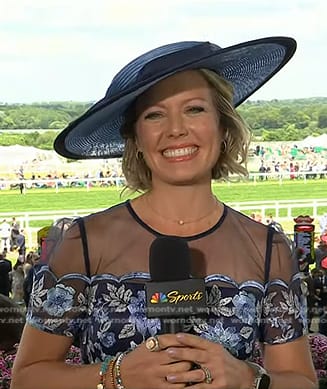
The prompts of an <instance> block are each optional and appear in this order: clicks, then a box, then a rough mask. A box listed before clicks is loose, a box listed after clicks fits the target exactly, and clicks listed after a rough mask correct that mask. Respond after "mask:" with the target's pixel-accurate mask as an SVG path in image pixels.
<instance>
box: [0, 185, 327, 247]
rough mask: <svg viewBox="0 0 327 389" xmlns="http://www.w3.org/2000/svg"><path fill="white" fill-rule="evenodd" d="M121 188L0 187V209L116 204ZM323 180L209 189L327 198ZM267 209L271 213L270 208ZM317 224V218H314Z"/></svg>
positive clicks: (230, 195)
mask: <svg viewBox="0 0 327 389" xmlns="http://www.w3.org/2000/svg"><path fill="white" fill-rule="evenodd" d="M121 190H122V189H117V188H111V187H110V188H98V187H93V188H90V190H89V191H87V190H86V188H69V189H68V188H67V189H60V190H59V192H58V193H56V191H55V189H51V188H48V189H31V190H27V192H26V194H25V195H21V194H20V193H19V191H18V190H10V191H0V213H3V212H8V213H11V215H12V216H15V213H18V212H32V211H58V210H60V211H62V210H81V209H84V210H85V209H102V208H107V207H109V206H111V205H114V204H117V203H118V202H120V201H123V200H125V199H126V198H128V197H129V196H128V195H127V194H125V195H124V196H121ZM326 190H327V180H320V179H319V180H307V181H306V182H304V181H302V180H301V181H283V183H282V184H280V183H279V182H278V181H264V182H258V183H256V184H254V183H253V182H249V183H214V184H213V191H214V193H215V194H216V196H217V197H218V198H219V199H220V200H221V201H224V202H225V203H226V204H230V203H235V202H244V201H263V200H310V199H312V200H313V199H327V194H326ZM294 212H295V213H296V214H295V215H294V216H297V215H300V214H304V215H306V214H309V215H310V214H311V212H312V211H311V209H309V208H307V209H306V208H302V209H296V210H294ZM319 212H320V213H321V214H322V213H324V212H327V207H325V208H324V207H321V208H320V209H319ZM271 213H272V214H273V215H274V216H275V214H274V210H273V209H272V210H271ZM280 216H281V217H282V216H286V210H285V212H284V214H283V211H282V210H281V211H280ZM51 223H52V220H49V221H46V220H43V221H34V222H31V223H30V226H31V227H35V228H41V227H43V226H45V225H49V224H51ZM315 224H316V225H317V227H318V220H315ZM282 225H283V228H284V229H285V231H292V229H293V225H294V222H293V220H292V219H290V220H287V221H285V220H284V221H283V222H282ZM32 241H33V245H32V246H31V248H33V249H35V247H36V243H35V242H36V231H35V229H33V237H32Z"/></svg>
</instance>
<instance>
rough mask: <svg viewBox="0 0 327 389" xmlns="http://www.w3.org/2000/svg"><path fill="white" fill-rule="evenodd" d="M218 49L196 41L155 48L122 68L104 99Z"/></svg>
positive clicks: (213, 45)
mask: <svg viewBox="0 0 327 389" xmlns="http://www.w3.org/2000/svg"><path fill="white" fill-rule="evenodd" d="M220 49H221V48H220V47H219V46H218V45H215V44H212V43H210V42H198V41H183V42H176V43H171V44H168V45H164V46H160V47H157V48H155V49H153V50H150V51H148V52H146V53H145V54H142V55H140V56H139V57H137V58H135V59H134V60H133V61H131V62H129V63H128V64H127V65H126V66H124V67H123V68H122V69H121V70H120V71H119V72H118V73H117V74H116V76H115V77H114V78H113V80H112V82H111V84H110V86H109V88H108V90H107V93H106V96H105V98H106V99H109V100H111V99H112V98H115V97H119V96H120V95H121V94H122V93H126V91H127V90H128V89H129V87H133V84H134V83H135V82H137V83H138V84H139V83H142V82H148V81H151V78H152V77H155V78H158V76H159V77H160V74H164V73H165V72H166V71H167V67H172V66H173V65H174V64H178V66H177V65H176V66H177V67H178V68H179V67H180V66H181V63H183V62H184V63H190V61H192V60H194V61H195V60H196V59H197V58H199V55H200V56H201V57H204V56H206V55H210V54H212V53H213V52H215V51H218V50H220ZM163 57H165V59H163ZM172 71H173V69H172Z"/></svg>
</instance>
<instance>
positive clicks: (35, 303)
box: [27, 224, 90, 337]
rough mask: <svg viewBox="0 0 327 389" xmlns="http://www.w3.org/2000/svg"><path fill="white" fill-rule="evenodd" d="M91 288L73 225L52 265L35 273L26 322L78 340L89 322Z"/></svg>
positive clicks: (54, 254)
mask: <svg viewBox="0 0 327 389" xmlns="http://www.w3.org/2000/svg"><path fill="white" fill-rule="evenodd" d="M89 284H90V279H89V278H88V277H86V275H85V268H84V261H83V248H82V244H81V240H80V233H79V228H78V226H77V225H75V224H74V225H73V226H72V227H71V228H70V229H69V230H67V232H66V233H65V236H64V237H63V239H62V240H61V241H60V242H59V244H58V245H56V246H55V249H54V250H53V251H52V253H51V258H50V260H49V265H47V264H44V265H42V266H39V267H37V268H36V269H35V271H34V277H33V288H32V294H31V299H30V304H29V308H28V313H27V322H28V323H29V324H30V325H32V326H34V327H36V328H38V329H40V330H42V331H46V332H50V333H54V334H57V335H65V336H70V337H76V336H77V334H78V333H79V332H80V331H81V330H82V328H83V326H84V324H85V320H86V313H87V294H88V286H89Z"/></svg>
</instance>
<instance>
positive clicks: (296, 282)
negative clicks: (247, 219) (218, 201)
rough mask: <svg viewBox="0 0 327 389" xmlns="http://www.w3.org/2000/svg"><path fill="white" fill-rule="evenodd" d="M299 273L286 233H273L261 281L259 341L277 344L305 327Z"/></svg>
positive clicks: (301, 331)
mask: <svg viewBox="0 0 327 389" xmlns="http://www.w3.org/2000/svg"><path fill="white" fill-rule="evenodd" d="M301 282H302V281H301V275H300V273H299V272H298V271H297V264H296V262H295V259H294V257H293V255H292V252H291V249H290V246H289V244H288V242H287V239H286V237H285V236H284V235H283V234H282V233H279V232H276V233H275V234H274V238H273V245H272V253H271V265H270V276H269V280H268V282H267V283H266V285H265V293H264V298H263V306H262V316H261V323H260V341H262V342H264V343H268V344H281V343H286V342H289V341H292V340H295V339H297V338H299V337H301V336H303V335H305V334H306V333H307V332H308V331H307V327H308V326H307V317H306V313H307V304H306V297H305V296H304V294H303V293H302V288H301Z"/></svg>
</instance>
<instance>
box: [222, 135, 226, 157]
mask: <svg viewBox="0 0 327 389" xmlns="http://www.w3.org/2000/svg"><path fill="white" fill-rule="evenodd" d="M226 150H227V142H226V140H225V139H224V140H223V141H222V142H221V152H222V154H224V153H225V152H226Z"/></svg>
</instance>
